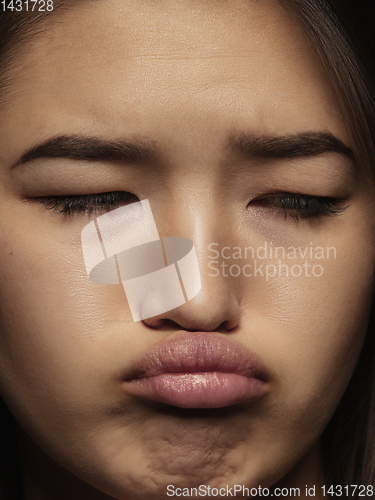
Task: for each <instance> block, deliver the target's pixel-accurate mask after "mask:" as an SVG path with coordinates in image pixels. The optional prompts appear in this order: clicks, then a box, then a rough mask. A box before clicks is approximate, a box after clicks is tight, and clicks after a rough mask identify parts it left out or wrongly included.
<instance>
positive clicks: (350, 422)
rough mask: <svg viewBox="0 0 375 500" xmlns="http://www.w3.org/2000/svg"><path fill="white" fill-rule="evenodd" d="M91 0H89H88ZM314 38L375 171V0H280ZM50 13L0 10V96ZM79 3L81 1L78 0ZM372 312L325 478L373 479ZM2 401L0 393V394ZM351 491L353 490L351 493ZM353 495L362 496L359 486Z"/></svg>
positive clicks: (11, 459)
mask: <svg viewBox="0 0 375 500" xmlns="http://www.w3.org/2000/svg"><path fill="white" fill-rule="evenodd" d="M82 1H83V0H80V2H82ZM85 1H87V0H85ZM279 2H280V4H281V5H282V6H284V7H285V8H286V9H288V10H290V11H291V13H292V15H293V16H296V17H297V20H299V22H301V23H302V24H303V25H304V27H305V30H306V33H307V35H308V36H309V37H310V38H311V40H312V42H313V45H314V46H315V48H316V50H317V52H318V54H319V55H320V57H321V59H322V61H323V64H324V65H325V68H326V71H327V74H328V75H329V77H330V79H331V81H332V84H333V88H334V89H335V91H336V93H337V97H338V100H339V103H340V105H341V109H342V113H343V116H344V119H345V121H346V124H347V127H348V131H349V134H350V135H351V137H352V139H353V143H354V145H355V153H356V160H357V163H358V166H359V167H361V171H363V172H365V173H366V172H367V173H368V174H370V175H371V177H372V179H373V178H374V173H375V164H374V163H375V103H374V96H375V37H374V36H373V32H374V28H375V1H374V0H279ZM54 3H55V6H56V7H57V8H56V9H55V11H54V12H53V13H52V14H49V15H47V14H46V13H43V14H32V13H23V14H19V13H11V12H10V13H0V15H1V17H0V92H1V95H0V103H1V102H3V101H5V100H6V99H7V96H8V89H9V88H10V85H11V83H12V82H11V76H10V72H9V71H8V70H9V68H11V67H12V66H13V65H14V64H16V62H17V59H18V58H19V49H20V48H22V46H25V45H26V43H27V41H28V40H29V39H30V37H34V36H38V34H40V33H41V32H43V30H46V29H47V28H48V23H49V22H50V21H51V20H53V19H54V17H55V15H58V11H59V10H61V8H64V7H67V6H68V5H69V3H70V1H68V0H59V1H55V2H54ZM75 3H76V4H77V3H78V1H77V0H76V2H75ZM374 324H375V323H374V316H373V314H371V317H370V321H369V326H368V332H367V335H366V339H365V342H364V345H363V348H362V351H361V354H360V357H359V360H358V363H357V366H356V369H355V371H354V374H353V376H352V378H351V381H350V382H349V385H348V387H347V389H346V392H345V394H344V396H343V397H342V399H341V402H340V403H339V405H338V407H337V409H336V411H335V413H334V415H333V417H332V419H331V421H330V422H329V424H328V426H327V427H326V429H325V431H324V433H323V435H322V439H321V446H322V456H323V463H324V473H325V482H326V484H327V485H343V486H344V485H351V484H356V485H365V486H367V485H372V486H374V487H375V332H374ZM0 403H1V401H0ZM0 418H1V422H2V424H3V425H2V426H1V431H0V497H1V499H2V500H7V499H8V500H16V499H20V498H22V489H21V487H20V484H21V479H20V478H21V476H20V472H19V468H18V466H17V456H16V452H15V450H16V444H15V443H16V441H15V438H14V432H13V430H12V426H13V423H12V417H11V415H10V413H9V411H8V410H7V408H6V406H5V405H4V404H0ZM351 493H352V491H350V494H351ZM352 498H356V499H358V500H360V497H359V490H358V489H357V492H356V494H355V495H354V496H352Z"/></svg>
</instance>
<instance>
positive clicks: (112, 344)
mask: <svg viewBox="0 0 375 500" xmlns="http://www.w3.org/2000/svg"><path fill="white" fill-rule="evenodd" d="M56 18H57V17H56ZM58 20H59V23H53V22H51V24H50V25H49V27H48V31H47V33H45V34H43V35H40V36H38V37H36V38H35V39H34V40H33V41H32V42H29V44H28V46H27V48H26V49H25V50H24V51H23V52H22V53H20V56H19V58H18V60H17V62H16V63H15V64H14V67H13V68H12V69H11V73H10V74H11V76H12V78H13V80H12V86H11V89H10V90H11V92H10V94H9V96H8V100H7V102H6V103H5V104H3V105H2V108H1V113H2V120H1V122H0V259H1V265H0V283H1V286H0V318H1V320H0V331H1V336H0V367H1V369H0V391H1V394H2V397H3V398H4V400H5V401H6V403H7V405H8V406H9V408H10V409H11V411H12V412H13V414H14V415H15V417H16V418H17V420H18V422H19V430H18V434H19V439H20V446H21V453H22V464H23V474H24V478H25V484H26V496H25V500H32V499H36V498H38V499H52V498H53V499H65V498H71V499H76V498H77V499H78V498H80V499H82V498H90V499H105V498H112V497H113V498H117V499H122V500H124V499H127V500H138V499H144V498H150V499H163V498H167V495H166V487H167V485H169V484H173V485H175V486H176V487H192V486H197V485H200V484H206V485H210V486H211V487H223V486H224V487H226V485H229V486H233V485H234V484H240V485H242V484H244V485H246V486H248V487H250V488H251V487H258V486H259V485H262V486H263V487H271V486H272V485H273V486H276V485H282V486H285V487H301V488H302V490H301V492H302V495H301V496H303V495H304V491H305V485H306V484H309V485H314V484H316V485H317V489H318V490H319V486H320V485H321V484H324V479H323V478H322V470H321V465H320V455H319V446H318V443H319V437H320V435H321V433H322V431H323V429H324V428H325V426H326V424H327V423H328V421H329V419H330V417H331V415H332V413H333V411H334V409H335V408H336V406H337V404H338V402H339V400H340V398H341V396H342V394H343V392H344V390H345V388H346V386H347V384H348V381H349V379H350V376H351V374H352V372H353V370H354V367H355V363H356V360H357V358H358V355H359V352H360V349H361V346H362V343H363V339H364V334H365V329H366V324H367V319H368V312H369V306H370V300H371V295H372V291H373V285H374V237H373V235H374V234H375V232H374V227H373V226H374V220H373V217H371V214H372V213H373V210H374V207H373V191H372V187H371V185H370V184H369V182H368V181H367V180H366V178H365V176H364V175H362V174H361V170H360V169H359V168H358V167H357V168H354V167H353V166H352V165H351V164H350V163H349V162H348V161H347V160H346V159H345V158H344V157H343V156H341V155H338V154H334V153H327V154H322V155H319V156H314V157H306V158H296V159H293V160H291V159H284V160H272V159H268V160H265V159H257V158H251V157H247V158H244V157H242V156H241V155H239V154H234V153H232V152H231V149H230V147H229V146H230V138H231V137H239V136H241V135H242V134H249V135H253V136H254V137H261V136H264V135H270V136H275V135H276V136H280V135H289V134H297V133H303V132H330V133H332V134H333V135H335V136H336V137H338V138H339V139H341V140H342V141H343V142H344V143H345V144H346V145H348V146H352V147H353V145H352V144H351V143H350V137H349V134H348V132H347V130H346V128H345V125H344V123H343V120H342V116H341V113H340V109H339V107H338V104H337V101H336V99H335V95H334V93H333V90H332V88H331V86H330V83H329V81H328V78H327V76H326V74H325V72H324V69H323V68H322V65H321V63H320V61H319V59H318V58H317V56H316V55H315V54H314V52H313V50H312V48H311V45H310V44H309V42H308V40H307V39H306V37H305V35H304V32H303V30H302V28H300V27H299V25H298V24H297V22H296V21H295V20H294V19H292V18H291V17H290V15H289V14H287V13H286V12H285V11H284V10H283V9H282V8H281V7H280V6H279V5H278V4H277V3H274V2H268V1H262V2H255V1H254V2H253V1H250V2H249V1H241V0H238V1H237V0H235V1H233V2H225V3H223V2H220V3H217V2H200V1H194V0H183V1H182V0H181V1H176V0H173V1H172V0H163V1H161V2H148V1H143V0H139V1H138V0H128V1H126V2H123V1H116V0H108V1H102V2H97V3H92V4H90V5H89V6H78V7H74V8H73V9H71V10H70V11H67V12H63V13H60V14H59V15H58ZM109 34H110V36H109ZM74 134H78V135H82V136H95V137H99V138H101V139H105V140H113V139H116V140H127V141H129V140H133V141H134V140H136V141H137V142H140V143H145V144H147V145H151V146H153V147H157V148H158V149H159V155H158V157H157V158H155V160H152V161H145V162H141V163H140V164H135V163H126V162H124V163H120V162H87V161H74V160H69V159H61V158H59V159H40V160H34V161H33V162H29V163H26V164H24V165H20V166H18V167H16V168H12V166H13V165H14V164H15V163H16V162H17V161H18V160H19V158H20V157H21V156H22V154H24V153H25V152H26V151H27V150H28V149H30V148H31V147H35V145H37V144H39V143H41V142H43V141H45V140H47V139H49V138H52V137H55V136H57V135H74ZM121 190H123V191H129V192H132V193H134V194H135V195H136V196H137V197H138V198H139V199H148V200H149V202H150V205H151V208H152V211H153V214H154V218H155V221H156V224H157V227H158V231H159V234H160V235H162V236H183V237H187V238H190V239H192V240H193V241H194V244H195V247H196V250H197V255H198V261H199V265H200V271H201V279H202V289H201V292H200V293H199V295H198V296H197V297H196V298H195V299H193V300H191V301H190V302H188V303H187V304H185V305H184V306H182V307H180V308H178V309H175V310H173V311H169V312H168V313H165V314H164V315H161V316H160V317H157V318H151V319H149V320H145V321H144V322H138V323H133V322H132V320H131V315H130V312H129V309H128V306H127V302H126V298H125V294H124V291H123V289H122V287H121V286H114V285H102V286H99V285H96V284H94V283H92V282H90V281H89V280H88V278H87V276H86V273H85V267H84V263H83V258H82V250H81V241H80V234H81V230H82V228H83V227H84V226H85V225H86V224H87V223H88V222H89V221H90V220H93V218H94V216H91V217H90V216H88V215H75V216H72V217H64V216H62V215H59V214H58V213H57V212H53V211H51V210H47V209H46V207H45V206H43V205H42V204H41V203H40V202H39V201H38V200H37V199H35V198H37V197H38V196H50V195H61V196H62V195H72V194H90V193H100V192H108V191H121ZM285 192H291V193H299V194H301V193H302V194H305V195H314V196H328V197H333V198H340V199H342V200H344V205H350V206H349V207H348V208H347V209H346V210H345V211H344V213H343V214H342V215H340V216H338V217H322V218H320V219H314V220H299V221H298V222H296V221H295V220H293V218H292V217H285V214H284V213H281V211H280V209H273V208H272V207H268V208H267V207H266V208H265V207H262V206H260V205H259V204H257V203H256V201H254V200H259V199H260V198H263V197H266V196H268V195H271V194H275V193H277V194H280V193H285ZM33 198H34V199H33ZM265 241H268V242H270V241H272V242H273V245H274V246H283V247H285V248H288V247H291V246H295V247H301V248H305V247H310V246H313V247H324V248H326V247H335V248H336V259H334V258H330V259H324V260H319V259H316V258H313V259H312V260H311V261H309V262H310V263H311V264H321V265H322V266H323V268H324V273H323V275H322V276H321V277H319V278H317V277H308V276H305V275H303V276H300V277H292V276H289V277H288V278H286V277H285V276H284V277H278V276H276V277H275V278H273V279H270V280H268V281H267V280H266V279H265V277H261V276H254V277H244V276H239V277H231V276H228V277H224V276H223V275H222V274H219V276H210V274H212V271H210V268H209V267H208V265H209V263H210V260H212V258H211V259H210V255H212V252H210V250H209V248H208V245H209V244H210V243H211V242H217V243H219V245H220V247H224V246H228V247H231V248H232V247H242V248H244V247H246V246H253V247H255V248H256V247H259V246H262V245H264V242H265ZM227 262H228V264H233V263H234V264H239V263H240V262H239V260H235V259H233V257H232V258H231V259H229V260H228V261H227ZM249 262H251V259H250V261H249V259H247V260H242V261H241V265H243V264H244V263H249ZM267 262H268V263H269V264H272V263H277V260H276V261H275V259H272V258H269V259H268V261H267ZM303 262H304V259H301V258H298V259H295V260H293V262H292V264H302V263H303ZM186 329H189V330H204V331H213V332H214V331H216V332H218V333H213V334H216V335H218V334H220V335H225V336H228V337H230V338H231V339H233V340H236V341H237V342H240V343H242V344H243V345H244V346H246V347H248V348H249V349H251V350H252V351H254V352H255V353H256V354H257V355H258V356H259V357H260V358H261V359H262V360H263V363H264V364H265V366H266V367H267V369H268V370H269V372H270V374H271V378H270V382H269V391H268V393H267V395H266V396H265V397H263V398H261V399H260V400H258V401H256V402H254V403H251V404H244V405H237V406H233V407H230V408H226V409H220V410H214V411H204V412H203V411H199V410H181V409H177V408H174V407H167V406H163V405H158V404H154V403H151V402H145V401H142V400H140V399H137V398H134V397H132V396H130V395H129V394H128V393H127V392H126V390H124V387H123V384H122V378H121V377H122V376H123V373H124V372H125V371H126V370H127V369H128V368H129V366H130V365H131V364H132V363H133V362H134V361H135V360H136V358H137V357H138V356H140V355H141V354H142V353H143V352H144V351H145V350H146V349H148V348H150V347H151V346H152V345H154V344H156V343H158V342H159V341H161V340H164V339H165V338H167V337H170V338H172V337H173V336H178V335H179V334H180V333H181V331H184V330H186ZM60 466H62V467H60ZM317 495H318V491H317Z"/></svg>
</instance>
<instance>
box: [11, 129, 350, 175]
mask: <svg viewBox="0 0 375 500" xmlns="http://www.w3.org/2000/svg"><path fill="white" fill-rule="evenodd" d="M230 146H231V148H232V150H233V151H234V152H236V153H240V154H241V155H243V156H246V157H249V156H250V157H256V158H273V159H283V158H297V157H309V156H316V155H319V154H322V153H328V152H331V153H332V152H333V153H338V154H340V155H342V156H344V157H346V158H347V159H348V160H350V162H354V159H355V155H354V153H353V151H352V149H350V148H349V147H348V146H346V145H345V144H344V143H343V142H342V141H341V140H340V139H338V138H337V137H335V136H333V135H332V134H329V133H316V132H308V133H304V134H297V135H291V136H278V137H277V136H276V137H268V136H262V137H255V136H245V135H244V134H242V135H240V136H239V137H236V138H235V137H234V136H232V137H231V139H230ZM159 156H160V151H159V150H158V148H156V146H155V145H148V144H144V143H143V142H137V141H135V142H124V141H107V140H103V139H99V138H96V137H81V136H65V135H63V136H58V137H54V138H52V139H48V140H47V141H45V142H43V143H41V144H39V145H37V146H35V147H34V148H32V149H30V150H29V151H27V152H26V153H24V154H23V155H22V157H21V158H20V160H19V161H17V163H16V164H15V165H13V167H12V168H16V167H17V166H19V165H22V164H24V163H27V162H30V161H33V160H36V159H40V158H68V159H70V160H86V161H112V162H114V161H119V162H128V163H130V162H132V163H142V162H147V161H151V160H152V159H156V158H158V157H159Z"/></svg>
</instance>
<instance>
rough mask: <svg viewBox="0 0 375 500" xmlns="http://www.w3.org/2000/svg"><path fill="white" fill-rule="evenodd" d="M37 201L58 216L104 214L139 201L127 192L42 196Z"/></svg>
mask: <svg viewBox="0 0 375 500" xmlns="http://www.w3.org/2000/svg"><path fill="white" fill-rule="evenodd" d="M37 199H38V201H39V202H40V203H42V204H43V205H44V206H45V207H46V208H47V209H48V210H54V211H56V212H58V213H59V214H60V215H76V214H88V215H91V214H93V213H104V212H109V211H110V210H113V209H115V208H117V207H119V206H120V205H122V204H128V203H133V202H135V201H139V198H137V197H136V196H135V195H134V194H132V193H128V192H127V191H113V192H110V193H96V194H80V195H70V196H44V197H41V198H37Z"/></svg>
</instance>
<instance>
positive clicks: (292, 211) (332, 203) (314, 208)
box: [251, 193, 348, 221]
mask: <svg viewBox="0 0 375 500" xmlns="http://www.w3.org/2000/svg"><path fill="white" fill-rule="evenodd" d="M251 204H253V205H257V206H261V207H266V208H271V209H274V210H278V209H280V210H281V213H283V214H284V215H285V218H287V217H291V218H292V219H294V220H295V221H298V220H299V219H318V218H320V217H337V216H339V215H341V214H342V213H343V212H344V211H345V210H346V209H347V208H348V206H340V205H339V204H338V200H334V199H332V198H328V197H323V196H307V195H300V194H292V193H286V194H283V195H282V196H269V197H264V198H261V199H259V200H254V201H253V202H251Z"/></svg>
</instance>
